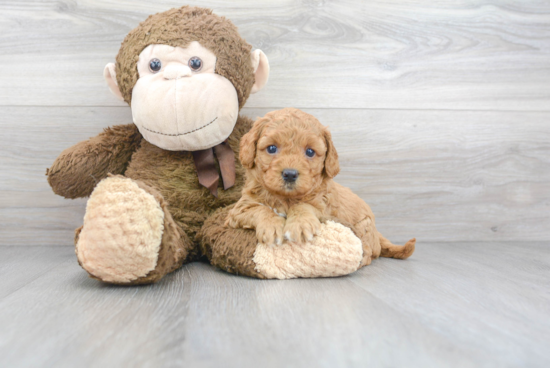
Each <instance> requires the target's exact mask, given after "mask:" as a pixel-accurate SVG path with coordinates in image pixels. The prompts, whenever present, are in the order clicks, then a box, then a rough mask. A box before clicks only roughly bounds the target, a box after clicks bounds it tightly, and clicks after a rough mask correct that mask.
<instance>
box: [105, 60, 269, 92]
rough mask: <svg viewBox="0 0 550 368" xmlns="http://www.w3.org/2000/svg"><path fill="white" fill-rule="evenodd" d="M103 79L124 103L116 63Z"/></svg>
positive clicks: (108, 69)
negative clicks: (117, 79) (117, 80)
mask: <svg viewBox="0 0 550 368" xmlns="http://www.w3.org/2000/svg"><path fill="white" fill-rule="evenodd" d="M268 68H269V67H268ZM103 77H104V78H105V81H106V82H107V85H108V86H109V89H110V90H111V92H112V93H113V95H115V96H116V97H117V98H118V99H119V100H121V101H124V97H122V93H120V89H118V84H117V82H116V68H115V64H114V63H109V64H107V65H105V69H103Z"/></svg>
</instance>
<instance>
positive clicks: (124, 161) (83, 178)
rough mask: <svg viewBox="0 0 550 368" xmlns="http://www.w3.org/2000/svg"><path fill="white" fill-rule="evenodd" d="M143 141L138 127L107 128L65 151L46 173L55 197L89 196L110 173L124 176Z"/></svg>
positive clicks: (130, 125) (119, 126)
mask: <svg viewBox="0 0 550 368" xmlns="http://www.w3.org/2000/svg"><path fill="white" fill-rule="evenodd" d="M141 139H142V137H141V134H140V133H139V131H138V129H137V127H136V126H135V125H134V124H128V125H118V126H114V127H112V128H107V129H105V130H104V131H103V133H101V134H99V135H98V136H96V137H93V138H90V139H89V140H87V141H84V142H80V143H78V144H76V145H74V146H72V147H70V148H67V149H66V150H65V151H63V152H61V154H60V155H59V157H58V158H57V159H56V160H55V162H54V163H53V165H52V167H51V168H49V169H48V170H46V175H47V176H48V183H49V184H50V186H51V187H52V189H53V191H54V192H55V194H58V195H60V196H63V197H65V198H71V199H74V198H80V197H88V196H89V195H90V194H91V193H92V190H94V187H95V186H96V184H97V183H98V182H99V181H100V180H101V179H103V178H105V177H106V176H107V174H108V173H111V174H123V173H124V171H125V170H126V167H127V166H128V163H129V162H130V158H131V157H132V154H133V153H134V152H135V151H136V150H137V149H138V147H139V146H140V144H141Z"/></svg>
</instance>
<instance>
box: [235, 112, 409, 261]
mask: <svg viewBox="0 0 550 368" xmlns="http://www.w3.org/2000/svg"><path fill="white" fill-rule="evenodd" d="M239 158H240V160H241V163H242V165H243V167H245V168H246V169H247V175H246V183H245V186H244V188H243V193H242V197H241V199H240V200H239V201H238V202H237V204H236V205H235V207H234V208H233V209H232V210H231V211H230V213H229V215H228V218H227V220H226V226H230V227H233V228H245V229H255V230H256V235H257V238H258V242H260V243H264V244H273V245H280V244H282V242H283V241H284V240H288V241H291V242H297V243H302V242H307V241H310V240H312V239H313V237H314V236H315V235H316V234H317V232H318V230H319V228H320V226H321V223H322V222H325V221H327V220H329V219H330V220H335V221H337V222H340V223H342V224H344V225H346V226H348V227H350V228H351V229H352V230H353V231H354V232H355V234H356V235H357V236H358V237H359V238H360V239H361V241H362V243H363V262H362V264H361V265H362V266H363V265H367V264H369V263H370V262H371V260H372V259H373V258H377V257H379V256H382V257H393V258H400V259H405V258H407V257H409V256H410V255H411V254H412V253H413V252H414V247H415V242H416V241H415V239H411V240H409V242H407V244H406V245H405V246H397V245H393V244H392V243H391V242H390V241H389V240H387V239H386V238H384V237H383V236H382V235H381V234H380V233H379V232H378V231H377V230H376V227H375V224H374V215H373V213H372V211H371V209H370V207H369V206H368V205H367V204H366V203H365V202H364V201H363V200H362V199H361V198H359V197H358V196H357V195H355V194H354V193H353V192H352V191H351V190H350V189H348V188H346V187H343V186H342V185H340V184H338V183H336V182H334V181H333V180H332V178H334V177H335V176H336V175H337V174H338V172H339V171H340V166H339V164H338V154H337V153H336V149H335V148H334V144H333V143H332V137H331V135H330V132H329V130H328V129H327V128H326V127H324V126H323V125H321V123H319V121H318V120H317V119H316V118H315V117H313V116H312V115H309V114H307V113H305V112H303V111H301V110H298V109H293V108H287V109H283V110H279V111H274V112H271V113H268V114H267V115H266V116H265V117H263V118H260V119H259V120H257V121H256V122H255V123H254V126H253V127H252V129H251V130H250V131H249V132H248V133H247V134H246V135H244V136H243V138H242V140H241V143H240V156H239Z"/></svg>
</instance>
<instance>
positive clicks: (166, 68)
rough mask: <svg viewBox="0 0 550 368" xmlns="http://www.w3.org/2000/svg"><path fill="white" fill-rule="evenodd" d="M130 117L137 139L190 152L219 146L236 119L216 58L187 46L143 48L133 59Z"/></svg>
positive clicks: (234, 94)
mask: <svg viewBox="0 0 550 368" xmlns="http://www.w3.org/2000/svg"><path fill="white" fill-rule="evenodd" d="M137 68H138V72H139V79H138V81H137V83H136V84H135V86H134V90H133V92H132V104H131V106H132V115H133V118H134V123H135V124H136V125H137V126H138V128H139V131H140V132H141V134H142V135H143V137H144V138H145V139H146V140H147V141H149V142H150V143H152V144H154V145H156V146H159V147H161V148H164V149H167V150H171V151H178V150H182V149H185V150H188V151H195V150H201V149H205V148H208V147H213V146H215V145H216V144H219V143H221V142H223V141H224V140H225V139H226V138H227V137H228V136H229V134H231V132H232V131H233V127H234V125H235V122H236V121H237V116H238V114H239V102H238V98H237V92H236V91H235V88H234V87H233V85H232V84H231V82H229V80H227V79H226V78H224V77H222V76H221V75H219V74H216V73H215V70H216V55H214V54H213V53H212V52H211V51H209V50H207V49H206V48H204V47H203V46H201V45H200V44H199V43H198V42H197V41H194V42H192V43H191V44H190V45H189V47H186V48H181V47H172V46H168V45H149V46H147V47H146V48H145V49H144V50H143V51H142V52H141V54H140V55H139V61H138V63H137Z"/></svg>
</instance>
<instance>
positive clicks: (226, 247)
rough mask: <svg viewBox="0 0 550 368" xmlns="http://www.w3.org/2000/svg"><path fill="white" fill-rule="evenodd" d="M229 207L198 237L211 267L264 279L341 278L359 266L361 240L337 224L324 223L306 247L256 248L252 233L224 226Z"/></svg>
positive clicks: (209, 223) (213, 219)
mask: <svg viewBox="0 0 550 368" xmlns="http://www.w3.org/2000/svg"><path fill="white" fill-rule="evenodd" d="M231 207H232V206H230V207H226V208H224V209H221V210H218V211H217V212H215V213H214V214H213V215H211V216H210V217H209V218H208V219H207V220H206V221H205V223H204V226H203V228H202V230H201V232H200V233H199V240H200V242H201V247H202V251H203V254H205V255H206V256H207V257H208V258H209V259H210V262H211V263H212V264H213V265H214V266H217V267H220V268H221V269H224V270H226V271H228V272H231V273H235V274H241V275H246V276H251V277H257V278H267V279H291V278H297V277H307V278H310V277H334V276H343V275H347V274H350V273H352V272H355V271H356V270H357V269H358V268H359V267H360V266H361V261H362V260H363V256H364V254H363V248H362V243H361V240H360V239H359V238H358V237H357V236H356V235H355V234H354V232H353V231H352V230H351V229H350V228H348V227H346V226H344V225H342V224H340V223H336V222H334V221H327V222H325V223H323V224H322V225H321V228H320V230H319V233H318V234H317V236H316V237H315V238H313V240H312V241H310V242H307V243H303V244H298V243H288V242H287V243H283V244H282V245H277V246H270V245H266V244H261V243H260V244H258V241H257V238H256V233H255V231H254V230H245V229H233V228H229V227H227V226H225V225H224V223H225V219H226V217H227V214H228V212H229V210H230V209H231Z"/></svg>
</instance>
